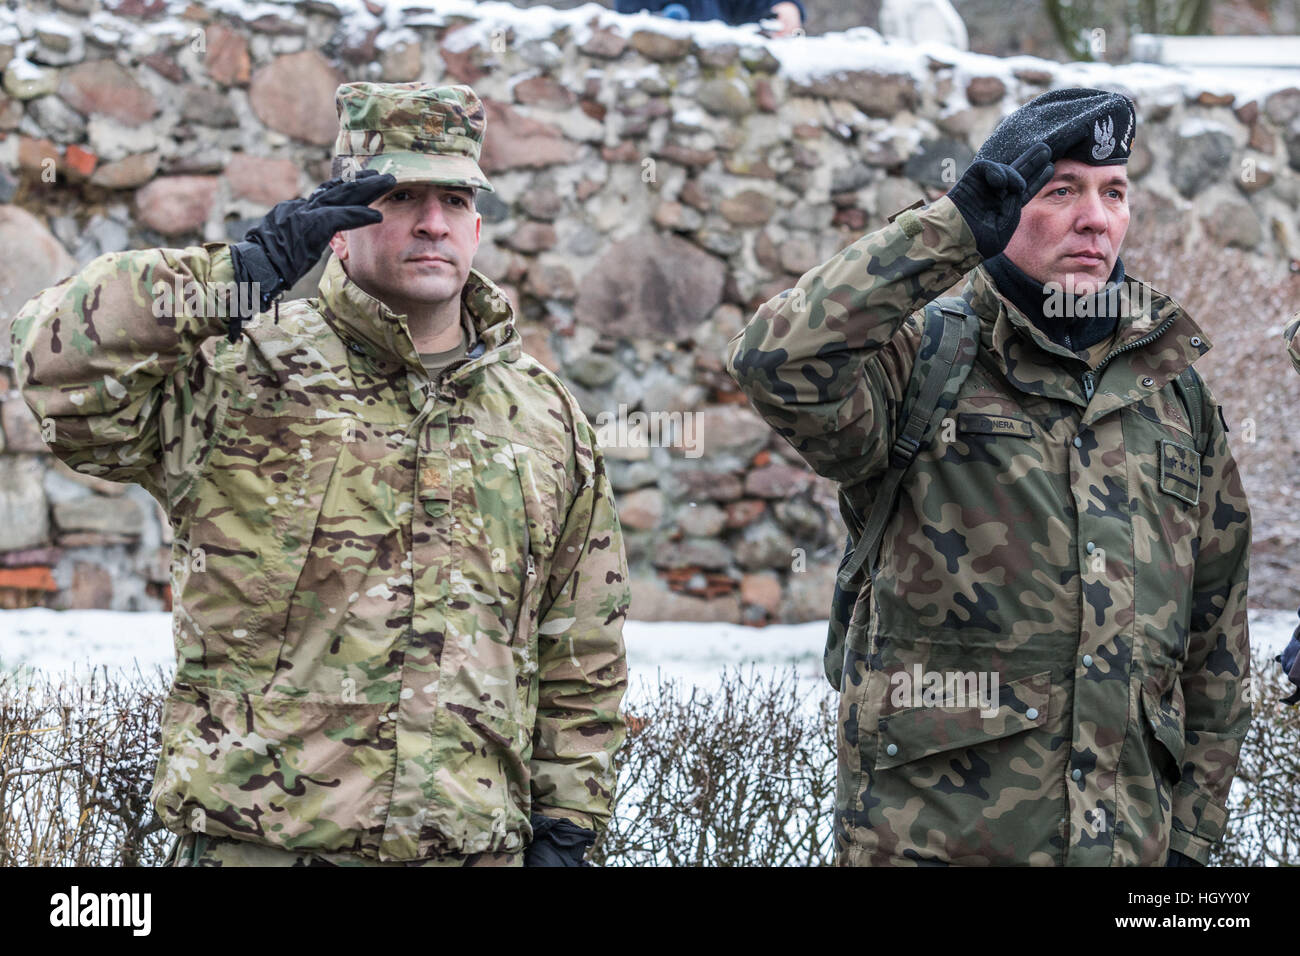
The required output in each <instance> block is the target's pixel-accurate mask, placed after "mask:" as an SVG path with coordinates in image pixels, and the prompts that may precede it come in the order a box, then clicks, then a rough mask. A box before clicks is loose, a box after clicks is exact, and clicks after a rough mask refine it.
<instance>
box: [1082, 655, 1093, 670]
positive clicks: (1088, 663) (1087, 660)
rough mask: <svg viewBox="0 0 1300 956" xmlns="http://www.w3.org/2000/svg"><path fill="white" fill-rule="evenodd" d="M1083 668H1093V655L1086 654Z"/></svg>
mask: <svg viewBox="0 0 1300 956" xmlns="http://www.w3.org/2000/svg"><path fill="white" fill-rule="evenodd" d="M1083 666H1084V667H1091V666H1092V655H1091V654H1084V655H1083Z"/></svg>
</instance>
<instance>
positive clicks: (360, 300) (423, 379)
mask: <svg viewBox="0 0 1300 956" xmlns="http://www.w3.org/2000/svg"><path fill="white" fill-rule="evenodd" d="M318 289H319V292H320V302H321V307H322V310H323V311H324V313H325V317H326V320H327V321H328V322H329V323H330V325H331V326H333V327H334V329H335V331H336V332H338V334H339V335H340V336H341V337H342V338H343V340H344V342H345V343H346V344H347V346H348V348H349V349H350V350H351V351H353V352H356V353H358V354H366V355H369V356H370V357H371V358H372V359H374V360H376V361H377V362H378V363H379V364H381V365H384V364H386V365H391V366H393V371H397V370H398V369H404V370H405V371H406V372H407V373H408V375H409V376H410V378H411V380H412V399H413V400H415V398H416V396H417V395H421V396H422V395H423V393H424V390H425V387H426V385H427V383H428V380H427V376H426V374H425V371H424V366H423V365H422V364H421V363H420V356H419V353H418V352H417V351H416V348H415V341H414V340H413V339H412V337H411V330H410V327H409V326H408V325H407V322H406V316H405V315H403V314H399V313H396V312H394V311H393V310H392V309H390V308H389V307H388V306H387V305H385V304H384V303H383V302H381V301H380V300H379V299H376V298H375V297H374V296H372V295H371V294H370V293H368V292H366V291H365V290H364V289H362V288H361V287H360V286H359V285H357V284H356V283H355V282H353V281H352V280H351V279H350V278H349V277H348V274H347V272H346V271H344V269H343V262H342V261H341V260H340V259H339V257H338V256H336V255H334V254H333V253H330V258H329V262H328V263H326V265H325V273H324V275H322V276H321V279H320V284H319V286H318ZM461 309H462V314H464V315H467V316H468V317H469V325H470V327H471V328H472V329H473V331H474V341H471V342H470V343H469V352H468V355H467V359H466V361H465V363H464V364H463V365H460V366H458V367H456V368H455V369H453V370H452V371H451V372H450V373H449V374H448V375H447V376H446V377H445V378H444V381H450V380H452V379H456V378H460V377H461V376H463V375H465V374H467V373H469V372H470V371H471V370H473V369H478V368H482V367H483V366H484V365H489V364H492V363H494V362H499V361H504V362H513V361H515V360H516V359H517V358H518V357H519V355H520V352H521V351H522V347H521V341H522V340H521V339H520V337H519V333H518V331H516V329H515V325H514V310H513V309H512V308H511V306H510V301H509V300H508V299H507V298H506V297H505V294H504V293H502V292H501V290H500V289H499V288H497V286H496V285H495V283H493V282H492V280H491V279H489V278H487V276H485V275H483V274H482V273H481V272H478V271H477V270H475V269H471V270H470V272H469V277H468V278H467V279H466V280H465V287H464V289H462V291H461ZM423 403H424V400H423V398H422V397H421V398H420V399H419V400H418V401H416V402H415V404H416V407H417V408H419V407H421V406H422V405H423Z"/></svg>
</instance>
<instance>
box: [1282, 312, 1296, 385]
mask: <svg viewBox="0 0 1300 956" xmlns="http://www.w3.org/2000/svg"><path fill="white" fill-rule="evenodd" d="M1283 338H1285V339H1286V340H1287V352H1288V354H1289V355H1290V356H1291V364H1292V365H1294V366H1295V370H1296V371H1297V372H1300V312H1297V313H1296V314H1295V316H1294V317H1293V318H1292V320H1291V324H1290V325H1288V326H1287V327H1286V331H1285V332H1283Z"/></svg>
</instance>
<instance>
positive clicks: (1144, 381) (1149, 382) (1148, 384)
mask: <svg viewBox="0 0 1300 956" xmlns="http://www.w3.org/2000/svg"><path fill="white" fill-rule="evenodd" d="M1155 383H1156V380H1155V379H1154V378H1152V377H1151V376H1149V375H1148V376H1147V377H1146V378H1144V379H1142V384H1143V385H1144V386H1146V387H1147V388H1150V387H1151V386H1152V385H1154V384H1155Z"/></svg>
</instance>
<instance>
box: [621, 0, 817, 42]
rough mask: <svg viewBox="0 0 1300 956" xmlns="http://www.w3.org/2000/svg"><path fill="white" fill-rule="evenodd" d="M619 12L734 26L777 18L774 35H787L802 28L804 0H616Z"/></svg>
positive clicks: (794, 33)
mask: <svg viewBox="0 0 1300 956" xmlns="http://www.w3.org/2000/svg"><path fill="white" fill-rule="evenodd" d="M614 9H615V10H616V11H618V12H619V13H640V12H642V11H643V10H644V11H647V12H649V13H657V14H659V15H660V16H662V17H669V18H671V19H673V20H722V21H723V22H724V23H730V24H732V25H735V24H739V23H758V22H759V21H760V20H776V21H777V22H778V23H779V26H778V28H777V29H776V31H775V32H773V34H772V36H778V37H788V36H794V35H796V34H797V33H800V32H802V31H803V25H804V20H805V16H804V8H803V3H802V2H801V0H780V2H777V3H773V2H772V0H615V2H614Z"/></svg>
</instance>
